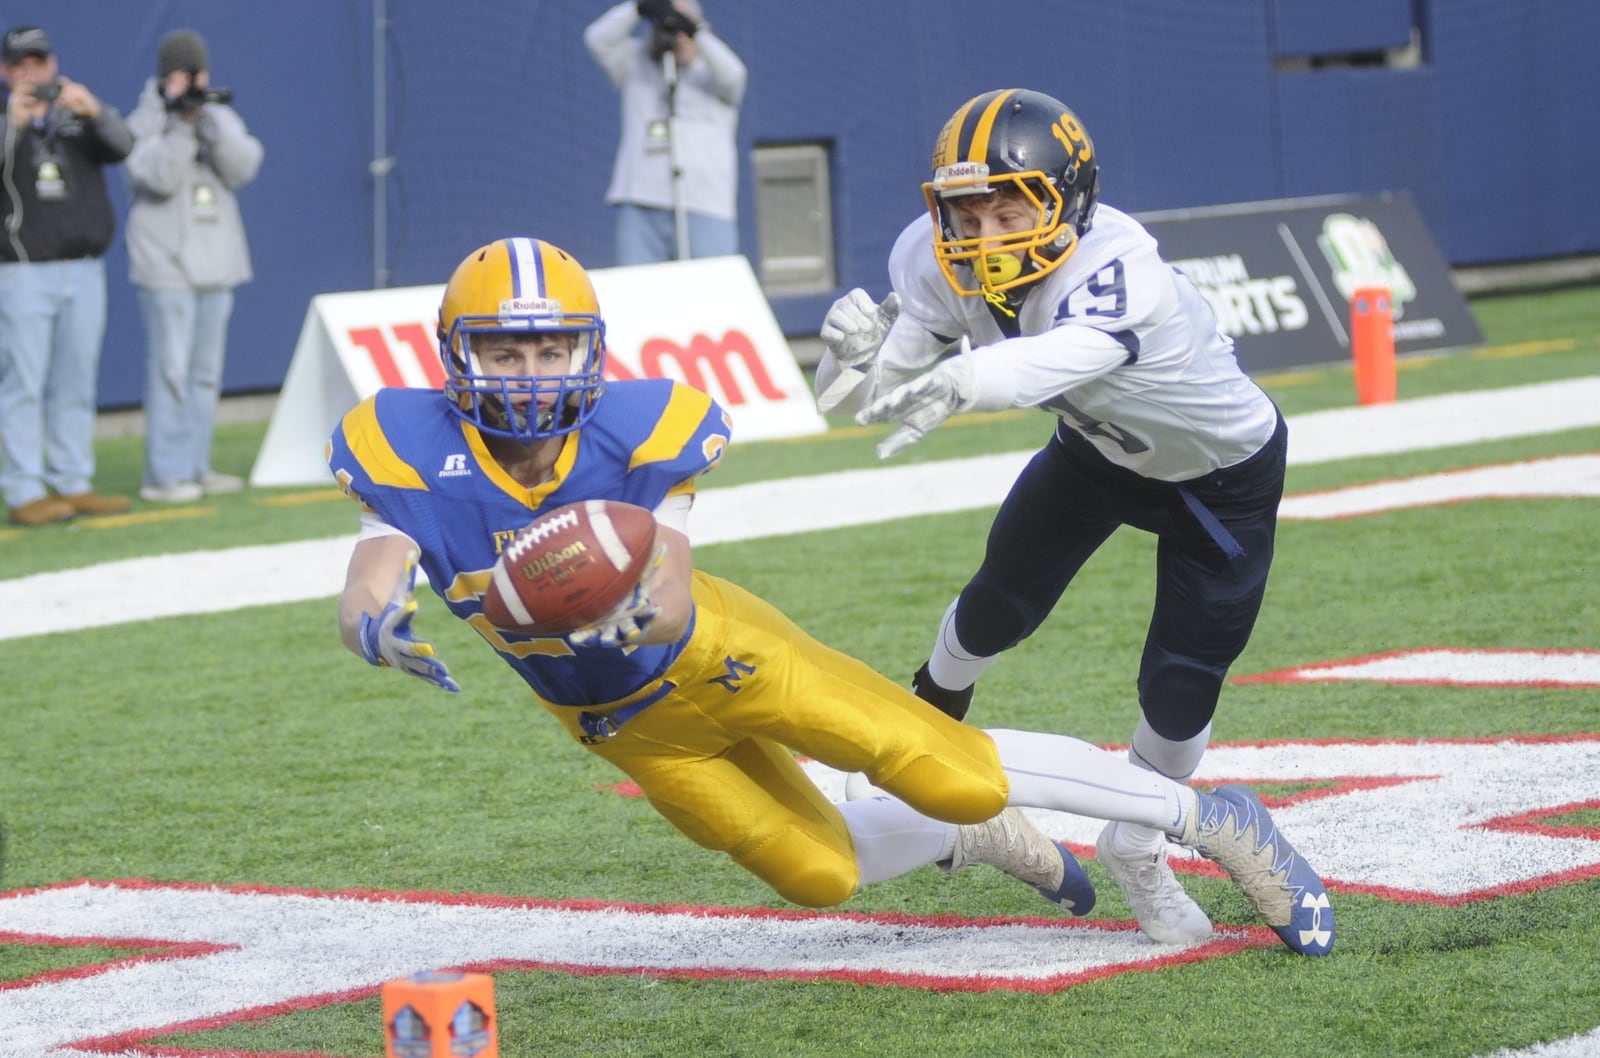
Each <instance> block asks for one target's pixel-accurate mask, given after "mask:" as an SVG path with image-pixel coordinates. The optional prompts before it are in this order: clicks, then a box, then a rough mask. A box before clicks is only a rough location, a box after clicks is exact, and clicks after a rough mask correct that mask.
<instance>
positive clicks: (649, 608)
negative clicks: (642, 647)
mask: <svg viewBox="0 0 1600 1058" xmlns="http://www.w3.org/2000/svg"><path fill="white" fill-rule="evenodd" d="M666 558H667V545H666V544H657V545H656V550H655V553H654V554H653V555H651V556H650V564H649V565H647V566H645V569H644V572H643V573H642V574H640V576H639V583H637V584H635V585H634V586H633V591H631V592H629V593H628V597H627V598H626V599H623V600H622V601H621V602H620V603H618V604H617V606H616V608H615V609H614V610H612V611H611V612H610V613H608V614H606V615H605V616H604V617H602V618H600V620H598V621H596V622H595V623H594V624H592V625H586V626H584V627H583V628H580V629H578V630H577V631H574V632H568V633H567V636H566V640H567V644H568V645H569V646H574V647H604V648H606V649H608V650H617V649H619V648H621V647H625V646H629V645H631V644H633V643H636V642H638V640H639V638H640V637H641V636H643V635H644V632H645V629H647V628H649V627H650V622H651V621H654V620H655V619H656V618H657V617H658V616H660V614H661V607H659V606H657V605H656V603H655V600H654V599H652V598H650V591H651V589H652V588H654V587H655V583H656V578H657V577H658V576H659V575H660V573H661V565H662V563H663V562H665V561H666Z"/></svg>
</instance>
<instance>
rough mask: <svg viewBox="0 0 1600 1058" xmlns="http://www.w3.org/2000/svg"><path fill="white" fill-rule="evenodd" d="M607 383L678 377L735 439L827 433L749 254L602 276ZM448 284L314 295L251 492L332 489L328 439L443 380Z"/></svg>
mask: <svg viewBox="0 0 1600 1058" xmlns="http://www.w3.org/2000/svg"><path fill="white" fill-rule="evenodd" d="M589 276H590V278H591V279H593V281H594V286H595V293H596V294H598V295H599V298H600V311H601V313H602V314H603V315H604V317H605V321H606V345H607V348H608V353H607V370H606V374H607V377H608V378H676V379H678V380H680V381H683V382H687V383H689V384H690V385H692V386H694V387H696V388H697V389H702V390H704V391H706V392H707V393H709V394H711V395H712V396H713V397H715V398H716V399H717V401H718V403H720V404H721V405H722V406H723V408H725V409H726V410H727V412H728V414H729V415H730V416H732V418H733V436H734V440H735V441H752V440H763V439H767V438H773V437H793V436H798V435H802V434H813V433H821V432H822V431H824V430H826V429H827V423H826V422H825V421H824V419H823V418H822V416H821V415H820V414H818V412H817V409H816V406H815V405H814V404H813V403H812V399H811V392H810V388H809V387H808V386H807V385H806V381H805V377H804V376H803V375H802V374H801V372H800V368H799V365H798V364H796V362H795V359H794V353H793V352H792V351H791V350H790V348H789V343H788V342H787V341H786V340H785V339H784V337H783V332H782V330H780V329H779V327H778V322H777V320H776V319H775V318H774V317H773V315H772V307H771V306H770V305H768V304H767V300H766V297H765V295H763V294H762V292H761V285H760V284H759V283H758V282H757V281H756V277H755V273H754V272H752V271H751V269H750V262H748V261H746V260H745V259H744V258H743V257H739V256H732V257H708V258H702V259H699V260H693V261H673V262H670V263H666V264H654V265H638V266H635V267H631V268H609V269H605V268H602V269H595V270H593V271H591V272H590V273H589ZM443 293H444V286H443V284H440V285H437V286H421V287H396V288H393V289H390V290H362V291H353V292H350V293H343V294H319V295H317V296H316V297H314V298H312V299H311V304H310V306H309V307H308V308H307V309H306V318H305V322H304V323H303V324H301V327H300V338H299V340H298V341H297V342H296V343H295V349H294V356H293V358H292V359H291V360H290V361H289V372H288V374H287V376H285V378H284V384H283V391H282V393H281V394H280V396H279V398H278V402H277V406H276V408H275V409H274V411H273V415H272V421H271V422H270V423H269V424H268V426H267V434H266V438H265V440H264V441H263V442H262V444H261V451H260V452H259V453H257V455H256V462H255V466H254V467H253V468H252V469H251V471H250V484H252V485H326V484H328V483H329V482H330V481H331V480H332V479H331V478H330V477H329V475H328V465H327V463H326V462H325V461H324V446H325V445H326V443H327V440H328V435H329V434H330V433H331V432H332V431H333V428H334V427H335V426H336V425H338V422H339V419H340V418H341V417H342V416H343V415H344V413H345V412H347V411H349V410H350V409H351V408H353V407H355V406H356V405H357V404H359V403H360V402H361V401H363V400H365V399H366V398H367V397H369V396H371V395H372V394H373V393H376V392H377V391H378V389H380V388H381V387H383V386H419V387H434V388H437V387H438V386H440V385H442V384H443V382H444V368H443V365H441V364H440V362H439V344H438V341H437V339H436V338H435V337H434V335H435V328H436V327H437V325H438V315H439V300H440V297H441V296H442V295H443Z"/></svg>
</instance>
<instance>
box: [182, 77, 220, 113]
mask: <svg viewBox="0 0 1600 1058" xmlns="http://www.w3.org/2000/svg"><path fill="white" fill-rule="evenodd" d="M231 102H233V89H231V88H204V87H201V86H200V85H197V84H192V85H190V86H189V89H188V91H186V92H184V93H183V94H182V95H180V96H177V97H176V98H174V99H169V100H167V109H168V110H176V111H179V112H180V113H186V112H188V111H191V110H199V109H200V108H201V107H203V106H205V105H206V104H207V103H231Z"/></svg>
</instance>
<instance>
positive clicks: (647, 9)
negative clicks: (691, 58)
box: [638, 0, 700, 59]
mask: <svg viewBox="0 0 1600 1058" xmlns="http://www.w3.org/2000/svg"><path fill="white" fill-rule="evenodd" d="M638 8H639V17H640V18H644V19H648V20H649V21H650V45H649V47H650V57H651V58H652V59H660V58H661V57H662V56H663V55H665V54H666V53H667V52H669V51H671V50H672V49H673V48H674V47H676V46H677V43H678V34H679V33H683V34H686V35H688V36H690V37H692V36H694V33H695V30H697V29H699V28H700V27H699V26H698V25H696V24H695V22H694V20H693V19H691V18H689V17H688V16H687V15H685V14H684V13H683V12H682V11H679V10H678V9H677V8H676V7H674V6H672V0H640V3H639V5H638Z"/></svg>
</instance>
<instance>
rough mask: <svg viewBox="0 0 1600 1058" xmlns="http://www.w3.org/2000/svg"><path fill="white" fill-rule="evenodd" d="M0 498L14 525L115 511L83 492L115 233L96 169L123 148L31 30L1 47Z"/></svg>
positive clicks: (122, 154)
mask: <svg viewBox="0 0 1600 1058" xmlns="http://www.w3.org/2000/svg"><path fill="white" fill-rule="evenodd" d="M0 69H3V71H4V74H5V82H6V88H7V89H8V90H9V91H10V96H9V98H8V99H7V101H6V110H5V119H4V122H3V124H0V223H3V225H4V229H5V230H4V237H3V238H0V495H3V497H4V499H5V503H6V506H7V507H8V508H10V516H9V517H10V519H11V521H12V522H13V523H15V524H17V525H29V526H32V525H47V524H49V523H51V522H60V521H65V520H66V519H68V518H71V517H73V516H74V515H78V514H115V513H118V512H120V511H125V510H127V509H128V506H129V503H128V500H127V498H126V497H122V496H101V495H100V494H98V493H96V492H94V491H92V490H91V488H90V486H91V482H92V480H93V478H94V420H95V402H96V383H97V379H98V376H99V370H100V345H101V342H102V340H103V339H104V337H105V329H106V271H105V261H104V260H103V255H104V254H105V252H106V249H107V248H108V247H109V246H110V245H111V237H112V235H113V233H114V232H115V231H116V217H115V215H114V214H113V213H112V209H111V199H110V197H109V196H108V195H107V193H106V180H105V172H104V168H105V167H106V166H107V165H113V164H115V163H117V162H120V161H122V159H124V158H126V157H127V156H128V151H129V150H130V149H131V148H132V146H133V139H132V137H131V135H130V134H129V132H128V129H127V126H126V125H124V124H123V122H122V118H121V116H120V115H119V114H118V113H117V111H116V110H115V109H114V108H112V107H108V106H105V105H103V104H102V103H101V102H100V100H98V99H96V98H95V96H94V93H92V92H90V91H89V89H88V88H86V87H84V86H83V85H81V84H79V83H78V82H76V81H73V80H70V79H68V78H66V77H62V76H61V75H60V70H59V67H58V65H57V61H56V56H55V52H54V50H53V49H52V47H51V45H50V38H49V37H48V36H46V35H45V32H44V30H42V29H39V28H37V27H34V26H19V27H17V28H15V29H12V30H10V31H9V32H8V33H6V35H5V38H4V40H3V41H0Z"/></svg>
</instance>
